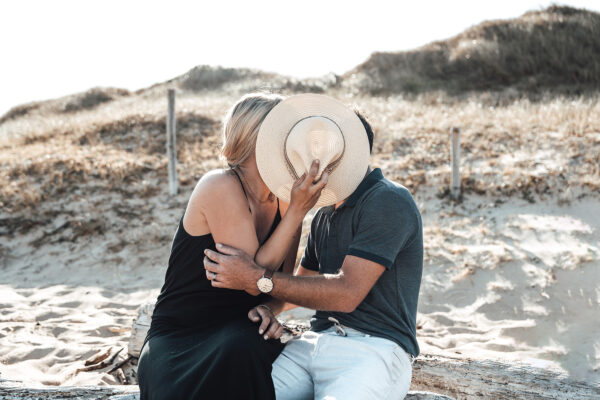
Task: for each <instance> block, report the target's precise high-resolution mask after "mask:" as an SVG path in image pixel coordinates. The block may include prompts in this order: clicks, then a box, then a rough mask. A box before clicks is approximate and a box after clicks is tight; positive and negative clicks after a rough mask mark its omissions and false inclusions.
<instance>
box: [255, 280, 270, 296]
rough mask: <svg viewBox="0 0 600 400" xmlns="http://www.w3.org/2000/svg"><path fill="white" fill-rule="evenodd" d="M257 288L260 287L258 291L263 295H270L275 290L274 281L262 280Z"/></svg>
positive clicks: (257, 283)
mask: <svg viewBox="0 0 600 400" xmlns="http://www.w3.org/2000/svg"><path fill="white" fill-rule="evenodd" d="M256 286H258V290H260V291H261V292H263V293H269V292H270V291H271V290H273V281H272V280H271V279H269V278H264V277H263V278H260V279H259V280H258V282H256Z"/></svg>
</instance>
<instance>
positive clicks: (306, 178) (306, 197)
mask: <svg viewBox="0 0 600 400" xmlns="http://www.w3.org/2000/svg"><path fill="white" fill-rule="evenodd" d="M318 172H319V160H314V161H313V162H312V164H311V166H310V171H308V173H306V172H305V173H304V174H303V175H302V176H301V177H300V178H298V180H297V181H296V182H294V185H293V186H292V193H291V199H290V207H289V209H288V212H289V211H290V210H292V211H295V212H297V213H299V214H301V215H302V217H304V216H305V215H306V213H307V212H308V211H310V209H311V208H313V207H314V206H315V204H317V201H318V200H319V196H321V191H322V190H323V188H324V187H325V185H327V179H328V178H329V170H328V169H325V170H324V171H323V173H322V174H321V178H319V180H318V181H316V182H315V178H316V177H317V173H318Z"/></svg>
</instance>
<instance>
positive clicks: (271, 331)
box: [264, 318, 280, 340]
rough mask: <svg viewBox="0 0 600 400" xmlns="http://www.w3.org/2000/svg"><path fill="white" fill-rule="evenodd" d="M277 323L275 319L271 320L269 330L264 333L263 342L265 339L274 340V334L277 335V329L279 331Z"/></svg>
mask: <svg viewBox="0 0 600 400" xmlns="http://www.w3.org/2000/svg"><path fill="white" fill-rule="evenodd" d="M279 326H280V325H279V321H277V318H273V319H272V320H271V325H270V326H269V330H268V331H267V332H266V333H265V336H264V338H265V340H267V339H274V338H275V334H276V333H277V329H279Z"/></svg>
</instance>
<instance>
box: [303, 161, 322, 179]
mask: <svg viewBox="0 0 600 400" xmlns="http://www.w3.org/2000/svg"><path fill="white" fill-rule="evenodd" d="M318 173H319V160H313V162H312V164H310V170H309V171H308V176H307V177H306V179H307V180H308V179H310V180H309V181H308V183H309V184H310V183H313V182H314V180H315V177H316V176H317V174H318Z"/></svg>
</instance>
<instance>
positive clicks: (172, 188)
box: [167, 89, 178, 196]
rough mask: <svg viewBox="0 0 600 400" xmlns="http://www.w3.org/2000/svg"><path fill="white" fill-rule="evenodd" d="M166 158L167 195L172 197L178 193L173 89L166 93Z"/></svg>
mask: <svg viewBox="0 0 600 400" xmlns="http://www.w3.org/2000/svg"><path fill="white" fill-rule="evenodd" d="M167 102H168V105H167V157H168V158H169V167H168V168H169V194H170V195H171V196H174V195H176V194H177V191H178V179H177V151H176V149H177V146H176V141H175V136H176V135H175V132H176V120H175V89H169V90H168V91H167Z"/></svg>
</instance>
